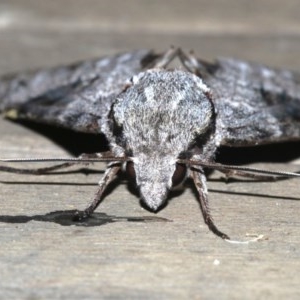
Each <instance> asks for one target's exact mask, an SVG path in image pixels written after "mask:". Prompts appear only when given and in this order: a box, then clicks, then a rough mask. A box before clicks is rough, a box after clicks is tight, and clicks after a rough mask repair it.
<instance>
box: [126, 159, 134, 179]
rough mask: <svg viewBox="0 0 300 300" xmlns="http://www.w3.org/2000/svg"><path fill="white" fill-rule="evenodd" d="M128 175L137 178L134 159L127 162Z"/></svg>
mask: <svg viewBox="0 0 300 300" xmlns="http://www.w3.org/2000/svg"><path fill="white" fill-rule="evenodd" d="M126 175H127V177H128V178H130V179H132V180H135V170H134V164H133V162H132V161H128V162H127V163H126Z"/></svg>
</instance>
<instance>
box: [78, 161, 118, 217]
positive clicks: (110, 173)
mask: <svg viewBox="0 0 300 300" xmlns="http://www.w3.org/2000/svg"><path fill="white" fill-rule="evenodd" d="M120 169H121V166H120V165H117V166H116V165H114V166H111V167H108V168H107V169H106V171H105V173H104V176H103V177H102V179H101V180H100V181H99V187H98V190H97V192H96V194H95V196H94V198H93V200H92V202H91V203H90V204H89V205H88V206H87V208H86V209H85V210H84V211H82V212H80V211H76V212H75V215H74V218H73V220H74V221H83V220H84V219H87V218H89V217H90V216H91V214H92V213H93V212H94V210H95V209H96V208H97V206H98V205H99V204H100V202H101V200H102V195H103V192H104V191H105V189H106V188H107V186H108V185H109V184H110V183H111V182H112V181H113V179H114V178H115V176H116V175H117V173H118V172H119V170H120Z"/></svg>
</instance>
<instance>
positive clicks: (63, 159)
mask: <svg viewBox="0 0 300 300" xmlns="http://www.w3.org/2000/svg"><path fill="white" fill-rule="evenodd" d="M129 160H130V158H128V157H98V158H81V157H41V158H36V157H31V158H0V162H13V163H15V162H16V163H23V162H24V163H25V162H91V163H92V162H103V161H108V162H109V161H120V162H121V161H129Z"/></svg>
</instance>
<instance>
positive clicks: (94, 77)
mask: <svg viewBox="0 0 300 300" xmlns="http://www.w3.org/2000/svg"><path fill="white" fill-rule="evenodd" d="M147 57H149V58H150V59H151V57H152V56H151V51H149V50H139V51H134V52H130V53H124V54H120V55H116V56H111V57H103V58H100V59H96V60H93V61H87V62H82V63H79V64H75V65H73V66H66V67H57V68H54V69H50V70H41V71H37V72H28V73H23V74H16V75H15V76H13V75H11V76H6V77H4V78H3V79H2V80H1V81H0V98H1V102H0V111H3V110H5V111H7V110H10V109H16V110H17V113H18V118H20V119H31V120H36V121H37V122H44V123H49V124H55V125H59V126H64V127H68V128H72V129H74V130H77V131H83V132H100V127H101V124H102V122H105V121H106V116H107V114H108V111H109V110H110V107H111V104H112V102H113V101H114V100H115V97H116V95H118V94H119V93H120V92H121V91H122V89H123V88H124V87H125V84H126V81H127V80H128V79H130V78H131V77H132V76H133V75H134V74H137V73H139V72H140V71H142V69H143V65H142V62H143V60H147Z"/></svg>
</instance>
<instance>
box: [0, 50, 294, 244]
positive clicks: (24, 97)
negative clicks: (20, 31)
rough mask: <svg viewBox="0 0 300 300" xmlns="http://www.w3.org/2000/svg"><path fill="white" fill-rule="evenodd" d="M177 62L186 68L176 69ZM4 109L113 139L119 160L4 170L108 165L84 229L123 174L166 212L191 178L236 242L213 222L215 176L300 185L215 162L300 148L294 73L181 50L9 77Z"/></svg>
mask: <svg viewBox="0 0 300 300" xmlns="http://www.w3.org/2000/svg"><path fill="white" fill-rule="evenodd" d="M175 58H176V59H178V60H179V61H180V63H181V68H175V69H172V68H168V66H169V64H170V63H171V62H172V61H173V60H174V59H175ZM0 99H1V102H0V111H2V112H4V113H5V114H6V115H7V116H12V115H14V116H15V117H17V118H18V119H30V120H33V121H36V122H44V123H48V124H53V125H58V126H62V127H67V128H71V129H73V130H75V131H81V132H93V133H103V134H104V135H105V136H106V138H107V139H108V141H109V144H110V149H111V150H110V151H109V152H105V153H96V154H84V155H82V156H80V157H79V158H78V159H75V158H74V159H69V160H67V159H62V160H64V161H65V162H64V163H61V164H59V165H56V166H52V167H48V168H43V169H35V170H29V169H28V170H22V169H15V168H12V167H5V166H1V168H0V170H1V171H10V172H21V173H31V174H39V173H42V172H50V171H52V170H54V169H58V168H64V167H68V166H70V165H72V164H74V163H78V162H91V161H95V160H100V161H108V162H109V163H108V166H107V169H106V171H105V174H104V176H103V178H102V180H101V181H100V182H99V187H98V190H97V193H96V195H95V197H94V199H93V200H92V202H91V203H90V204H89V205H88V207H87V208H86V209H85V210H84V211H83V212H77V213H76V218H77V219H78V220H82V219H85V218H88V217H89V216H90V215H91V214H92V213H93V211H94V210H95V209H96V207H97V206H98V205H99V203H100V202H101V199H102V195H103V192H104V190H105V189H106V187H107V186H108V185H109V184H110V183H111V182H112V181H113V179H114V178H115V177H116V176H117V175H118V173H119V172H120V171H121V170H123V171H125V172H126V173H127V176H128V177H129V178H131V179H133V180H134V181H135V183H136V186H137V187H138V190H139V192H140V196H141V199H142V201H143V202H144V203H145V205H146V206H147V207H148V208H149V209H150V210H152V211H157V210H158V209H159V208H160V207H161V206H162V205H163V204H164V203H165V201H166V199H167V195H168V192H169V190H170V189H171V188H172V187H174V186H176V185H178V184H179V183H181V182H183V181H184V180H185V179H186V178H188V177H190V178H192V180H193V182H194V184H195V187H196V189H197V191H198V201H199V203H200V207H201V211H202V214H203V218H204V221H205V223H206V224H207V225H208V228H209V229H210V230H211V231H212V232H213V233H215V234H216V235H217V236H219V237H221V238H223V239H229V237H228V236H227V235H226V234H224V233H223V232H221V231H220V230H219V229H218V228H217V227H216V225H215V224H214V222H213V218H212V216H211V214H210V211H209V203H208V192H207V185H206V176H205V173H204V169H205V168H212V169H217V170H220V171H221V172H223V173H225V174H226V175H228V176H230V175H234V174H236V175H239V176H250V177H255V176H261V177H264V176H265V177H270V176H271V175H272V176H274V175H282V176H297V175H298V176H299V174H294V173H288V172H268V171H264V170H257V169H251V168H246V167H238V166H228V165H221V164H218V163H216V162H215V154H216V151H217V149H218V147H220V146H223V145H225V146H231V147H240V146H250V145H259V144H266V143H275V142H282V141H285V140H289V141H291V140H299V139H300V75H299V74H297V73H293V72H291V71H287V70H276V69H272V68H268V67H266V66H263V65H259V64H255V63H249V62H245V61H241V60H236V59H218V60H216V61H215V62H214V63H210V62H206V61H204V60H201V59H197V58H196V57H195V56H194V55H193V53H188V54H186V53H185V52H183V51H182V50H181V49H179V48H171V49H170V50H168V51H166V52H165V53H163V54H157V53H155V52H153V51H150V50H137V51H132V52H127V53H123V54H118V55H113V56H105V57H102V58H100V59H95V60H91V61H85V62H82V63H79V64H75V65H71V66H66V67H57V68H53V69H50V70H40V71H37V72H25V73H21V74H17V75H13V76H6V77H3V78H1V80H0ZM57 160H59V159H57ZM2 161H3V160H2ZM21 161H24V160H21ZM259 173H263V174H264V173H265V174H266V175H262V174H259Z"/></svg>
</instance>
